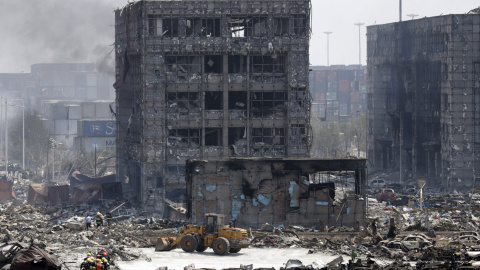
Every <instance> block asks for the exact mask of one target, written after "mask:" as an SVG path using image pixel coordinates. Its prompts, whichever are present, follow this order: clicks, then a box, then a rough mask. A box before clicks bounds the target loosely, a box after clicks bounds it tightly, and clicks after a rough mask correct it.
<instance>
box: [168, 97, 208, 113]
mask: <svg viewBox="0 0 480 270" xmlns="http://www.w3.org/2000/svg"><path fill="white" fill-rule="evenodd" d="M166 95H167V97H166V100H167V104H168V105H167V111H175V112H184V111H201V106H200V102H201V101H200V94H199V93H198V92H166ZM180 104H182V105H183V106H180Z"/></svg>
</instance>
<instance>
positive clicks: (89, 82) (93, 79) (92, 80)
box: [87, 74, 97, 88]
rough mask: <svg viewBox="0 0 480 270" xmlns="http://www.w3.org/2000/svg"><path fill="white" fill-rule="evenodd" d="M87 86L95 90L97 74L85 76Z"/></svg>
mask: <svg viewBox="0 0 480 270" xmlns="http://www.w3.org/2000/svg"><path fill="white" fill-rule="evenodd" d="M87 86H93V87H95V88H97V74H88V75H87Z"/></svg>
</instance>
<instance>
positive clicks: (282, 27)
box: [273, 17, 290, 37]
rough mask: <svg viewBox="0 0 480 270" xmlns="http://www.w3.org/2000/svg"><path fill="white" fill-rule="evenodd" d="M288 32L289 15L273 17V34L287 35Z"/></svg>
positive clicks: (278, 35)
mask: <svg viewBox="0 0 480 270" xmlns="http://www.w3.org/2000/svg"><path fill="white" fill-rule="evenodd" d="M289 34H290V19H289V17H274V18H273V35H274V36H276V37H282V36H288V35H289Z"/></svg>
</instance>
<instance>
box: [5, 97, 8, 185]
mask: <svg viewBox="0 0 480 270" xmlns="http://www.w3.org/2000/svg"><path fill="white" fill-rule="evenodd" d="M5 175H6V177H7V180H8V103H7V99H5Z"/></svg>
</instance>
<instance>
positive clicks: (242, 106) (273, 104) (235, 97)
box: [167, 88, 307, 110]
mask: <svg viewBox="0 0 480 270" xmlns="http://www.w3.org/2000/svg"><path fill="white" fill-rule="evenodd" d="M302 89H303V90H300V91H293V92H291V99H290V100H291V101H292V102H294V103H295V104H296V105H298V106H299V107H303V106H305V102H306V100H307V95H306V92H305V89H304V88H302ZM167 101H168V109H170V110H194V109H200V94H199V93H198V92H173V93H167ZM287 101H288V99H287V92H285V91H281V92H274V91H262V92H250V109H251V110H265V109H272V110H285V109H286V107H285V103H286V102H287ZM247 102H248V101H247V92H245V91H230V92H229V93H228V108H229V109H232V110H246V109H247V107H246V104H247ZM292 105H293V104H292ZM205 110H223V92H218V91H216V92H213V91H210V92H205Z"/></svg>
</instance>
